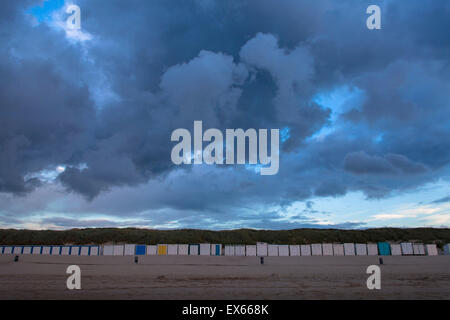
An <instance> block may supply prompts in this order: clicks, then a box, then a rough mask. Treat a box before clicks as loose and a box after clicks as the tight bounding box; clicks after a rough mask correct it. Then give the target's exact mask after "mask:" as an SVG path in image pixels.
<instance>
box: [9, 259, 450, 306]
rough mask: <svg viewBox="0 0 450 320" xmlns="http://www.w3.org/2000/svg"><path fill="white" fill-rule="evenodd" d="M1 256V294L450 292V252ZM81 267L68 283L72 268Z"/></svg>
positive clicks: (422, 295) (368, 295)
mask: <svg viewBox="0 0 450 320" xmlns="http://www.w3.org/2000/svg"><path fill="white" fill-rule="evenodd" d="M13 258H14V256H12V255H4V256H0V299H164V300H166V299H450V256H436V257H428V256H424V257H404V256H400V257H394V256H388V257H383V260H384V264H383V265H382V266H381V290H368V289H367V286H366V280H367V278H368V276H369V275H368V274H366V268H367V266H369V265H373V264H378V257H367V256H366V257H348V256H347V257H320V256H319V257H265V259H264V262H265V263H264V265H261V264H260V260H259V258H258V257H224V256H220V257H215V256H205V257H203V256H141V257H139V263H138V264H135V263H134V256H124V257H105V256H97V257H79V256H78V257H74V256H32V255H26V256H20V259H19V262H14V261H13ZM73 264H75V265H78V266H79V267H80V268H81V273H82V274H81V286H82V289H81V290H68V289H67V287H66V280H67V278H68V276H69V275H68V274H66V268H67V267H68V266H69V265H73Z"/></svg>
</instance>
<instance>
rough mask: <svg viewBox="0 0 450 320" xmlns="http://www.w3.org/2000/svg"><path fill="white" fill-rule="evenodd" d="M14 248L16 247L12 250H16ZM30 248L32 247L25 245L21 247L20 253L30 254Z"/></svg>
mask: <svg viewBox="0 0 450 320" xmlns="http://www.w3.org/2000/svg"><path fill="white" fill-rule="evenodd" d="M15 249H16V248H14V252H15V251H16V250H15ZM31 249H32V247H31V246H25V247H23V251H22V254H31Z"/></svg>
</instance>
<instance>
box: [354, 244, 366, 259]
mask: <svg viewBox="0 0 450 320" xmlns="http://www.w3.org/2000/svg"><path fill="white" fill-rule="evenodd" d="M355 251H356V255H357V256H367V245H366V244H365V243H357V244H355Z"/></svg>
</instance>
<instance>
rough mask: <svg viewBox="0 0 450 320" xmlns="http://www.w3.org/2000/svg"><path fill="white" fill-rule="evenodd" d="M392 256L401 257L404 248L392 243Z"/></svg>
mask: <svg viewBox="0 0 450 320" xmlns="http://www.w3.org/2000/svg"><path fill="white" fill-rule="evenodd" d="M391 255H393V256H401V255H402V247H401V246H400V245H399V244H395V243H391Z"/></svg>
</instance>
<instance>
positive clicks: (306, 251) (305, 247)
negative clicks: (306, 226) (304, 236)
mask: <svg viewBox="0 0 450 320" xmlns="http://www.w3.org/2000/svg"><path fill="white" fill-rule="evenodd" d="M300 253H301V255H302V256H310V255H311V245H309V244H302V245H301V246H300Z"/></svg>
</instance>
